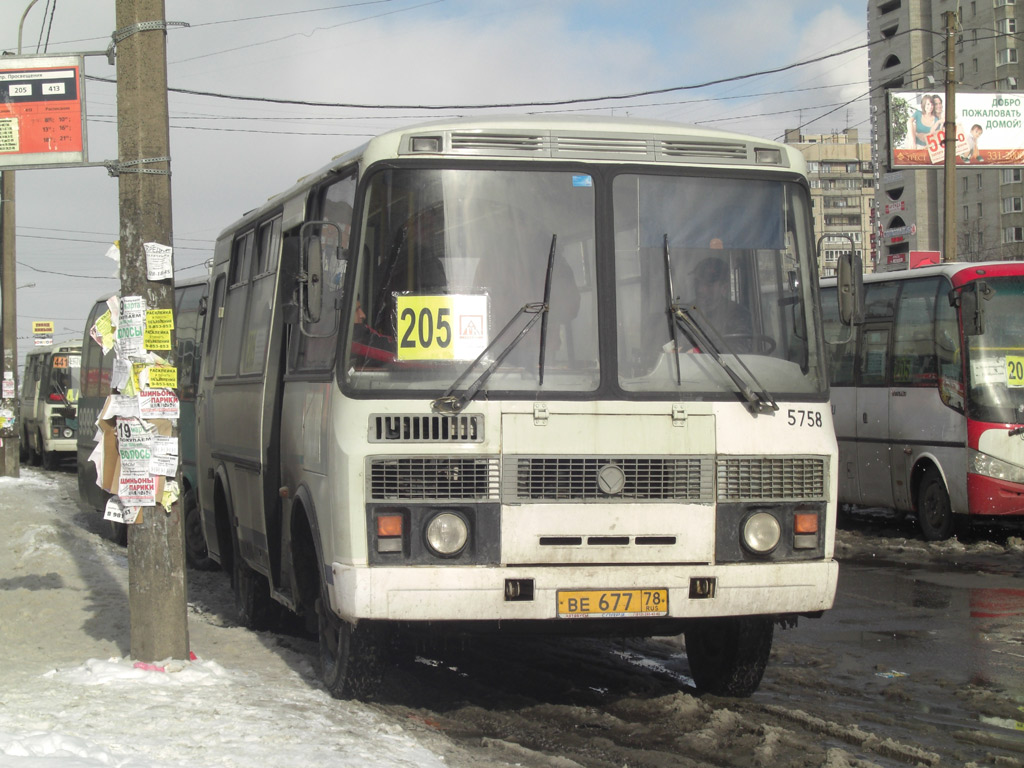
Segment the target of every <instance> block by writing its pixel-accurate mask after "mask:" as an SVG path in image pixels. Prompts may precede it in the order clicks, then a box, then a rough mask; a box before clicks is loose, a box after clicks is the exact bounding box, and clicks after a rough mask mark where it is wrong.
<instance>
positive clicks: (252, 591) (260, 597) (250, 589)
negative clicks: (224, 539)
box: [231, 538, 282, 631]
mask: <svg viewBox="0 0 1024 768" xmlns="http://www.w3.org/2000/svg"><path fill="white" fill-rule="evenodd" d="M232 543H233V550H234V551H233V557H232V568H231V589H232V591H233V592H234V593H235V609H236V611H237V612H238V621H239V623H240V624H241V625H242V626H244V627H248V628H249V629H254V630H257V631H261V630H268V629H276V628H277V627H278V626H279V624H280V618H281V611H282V609H281V607H280V606H279V605H278V603H277V602H275V601H274V599H273V598H272V597H271V596H270V582H269V581H267V578H266V577H265V576H264V575H263V574H262V573H258V572H257V571H255V570H253V569H252V568H250V567H249V564H248V563H246V562H245V560H243V559H242V555H241V553H240V552H239V551H238V539H237V538H236V539H233V542H232Z"/></svg>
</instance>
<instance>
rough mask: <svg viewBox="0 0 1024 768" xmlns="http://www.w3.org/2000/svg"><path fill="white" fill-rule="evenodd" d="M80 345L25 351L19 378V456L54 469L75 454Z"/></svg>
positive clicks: (45, 467)
mask: <svg viewBox="0 0 1024 768" xmlns="http://www.w3.org/2000/svg"><path fill="white" fill-rule="evenodd" d="M81 366H82V347H81V346H80V345H77V344H59V345H57V346H51V347H37V348H36V349H33V350H31V351H29V352H28V353H27V354H26V355H25V373H24V374H23V376H22V380H21V454H22V455H21V458H22V461H27V462H28V463H29V464H42V465H43V468H44V469H56V468H57V467H58V466H59V465H60V462H61V461H63V460H66V459H72V458H74V456H75V441H76V439H77V437H78V395H79V391H80V385H79V374H80V372H81Z"/></svg>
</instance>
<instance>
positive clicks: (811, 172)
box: [784, 128, 875, 277]
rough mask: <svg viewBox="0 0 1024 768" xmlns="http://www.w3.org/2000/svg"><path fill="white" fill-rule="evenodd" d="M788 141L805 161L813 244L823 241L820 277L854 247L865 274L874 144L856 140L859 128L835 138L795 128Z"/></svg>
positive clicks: (868, 259) (831, 272)
mask: <svg viewBox="0 0 1024 768" xmlns="http://www.w3.org/2000/svg"><path fill="white" fill-rule="evenodd" d="M784 140H785V142H786V143H787V144H792V145H793V146H794V147H797V148H798V149H799V150H800V152H801V153H802V154H803V156H804V158H805V159H806V160H807V171H808V176H809V177H810V182H811V205H812V207H813V210H814V240H815V243H818V242H821V260H820V261H819V263H818V273H819V275H820V276H821V277H827V276H830V275H834V274H835V273H836V260H837V259H838V258H839V254H840V253H843V252H844V251H848V250H850V249H851V247H852V248H853V250H854V251H855V252H856V253H857V255H859V256H860V257H861V260H862V261H863V263H864V268H865V271H867V272H870V271H872V255H871V248H872V233H873V219H872V211H873V203H874V195H875V173H874V169H875V166H874V162H873V160H872V148H871V145H870V144H869V143H867V142H859V141H858V131H857V129H856V128H848V129H846V130H844V131H841V132H840V131H837V132H835V133H831V134H828V133H825V134H803V133H800V131H799V129H791V130H787V131H786V136H785V139H784ZM851 244H852V245H851Z"/></svg>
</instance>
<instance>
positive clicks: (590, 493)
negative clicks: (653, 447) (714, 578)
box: [501, 456, 712, 504]
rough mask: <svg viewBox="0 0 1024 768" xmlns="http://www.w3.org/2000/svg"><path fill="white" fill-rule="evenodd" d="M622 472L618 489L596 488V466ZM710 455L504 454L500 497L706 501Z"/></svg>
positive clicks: (514, 500)
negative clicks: (609, 490)
mask: <svg viewBox="0 0 1024 768" xmlns="http://www.w3.org/2000/svg"><path fill="white" fill-rule="evenodd" d="M609 465H613V466H616V467H618V468H619V469H620V470H621V472H622V475H624V479H625V483H624V484H623V485H622V488H621V490H618V491H615V492H606V491H605V490H602V488H601V484H600V482H599V476H600V474H601V471H602V469H604V468H605V467H607V466H609ZM711 467H712V459H711V457H710V456H708V457H678V456H670V457H661V456H643V457H622V456H614V457H612V456H586V457H581V456H507V457H505V459H504V461H503V467H502V488H501V496H502V501H504V502H505V503H507V504H514V503H517V502H527V501H533V502H537V501H540V502H544V501H547V502H586V501H637V502H640V501H689V502H705V503H708V502H710V501H711V500H712V487H711V482H712V472H711Z"/></svg>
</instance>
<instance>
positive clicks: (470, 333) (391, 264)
mask: <svg viewBox="0 0 1024 768" xmlns="http://www.w3.org/2000/svg"><path fill="white" fill-rule="evenodd" d="M604 178H605V177H604V176H601V175H599V173H598V171H596V170H595V172H594V174H593V175H592V174H590V173H587V172H586V171H585V170H581V169H567V170H551V169H540V170H527V169H493V168H490V169H484V168H479V169H474V168H460V169H439V168H398V169H396V168H388V169H385V170H381V171H378V172H377V173H375V174H373V175H372V176H371V178H370V180H369V183H368V185H367V187H366V192H365V200H364V203H363V207H362V210H363V216H362V221H361V224H360V227H359V230H360V233H361V235H360V238H359V239H360V243H359V245H358V246H357V247H358V251H356V252H358V254H359V262H358V265H357V266H356V269H357V272H356V277H355V286H356V287H355V291H356V296H355V299H356V301H355V302H353V303H352V306H353V308H354V309H353V314H352V316H351V317H350V319H349V322H348V328H349V329H350V330H349V337H348V338H347V339H344V340H343V342H342V343H343V344H344V350H345V352H344V354H343V355H342V360H343V361H344V363H343V370H342V378H343V380H344V381H345V382H346V383H347V384H348V386H351V387H352V388H354V389H356V390H359V389H364V390H369V389H373V390H376V391H379V390H388V389H402V390H421V391H428V392H436V391H438V390H440V391H441V392H444V391H445V390H446V389H447V388H448V387H449V386H450V385H452V384H453V382H455V381H456V380H458V378H459V377H460V375H462V374H464V373H466V372H468V371H472V375H471V376H467V377H466V379H465V381H464V382H463V384H464V385H468V383H469V382H472V381H474V380H478V385H479V386H481V388H482V389H483V390H485V391H490V392H508V393H512V394H513V395H514V393H516V392H530V393H533V392H537V391H545V392H566V393H594V392H596V391H597V390H598V388H599V386H600V385H601V384H602V382H607V381H608V379H609V377H607V376H606V377H602V372H604V371H610V370H617V377H615V381H616V383H617V386H618V388H619V389H620V391H622V392H624V393H626V395H627V396H628V393H636V396H644V395H646V396H650V395H651V394H654V395H662V396H677V395H678V394H679V393H680V392H683V393H688V394H691V395H695V396H704V397H708V398H710V399H715V398H732V397H735V396H736V391H737V383H736V381H735V377H731V376H730V375H728V372H727V371H726V370H724V369H723V365H722V364H721V357H719V356H718V355H715V356H712V355H702V354H699V353H700V352H704V351H707V350H701V349H699V347H700V346H701V345H700V344H698V343H696V341H695V340H693V339H692V338H688V336H687V333H686V332H685V331H684V330H682V329H680V328H675V327H674V326H673V324H672V323H671V322H670V315H671V314H672V312H671V309H672V305H673V304H675V305H677V306H678V307H685V308H691V307H693V306H694V305H696V308H697V309H698V310H699V312H697V313H694V314H696V318H697V321H698V322H699V323H701V324H702V326H704V327H709V328H710V334H709V335H710V336H711V338H712V339H713V340H714V343H715V346H716V349H717V351H718V352H721V353H722V356H724V359H725V360H732V361H733V362H732V363H731V366H732V367H735V368H736V370H737V371H738V372H739V375H740V376H741V378H742V379H743V380H744V381H745V379H746V378H747V377H756V379H757V380H758V381H759V383H758V384H757V386H758V387H762V386H763V387H764V388H765V389H767V390H770V391H773V392H776V393H779V394H799V395H804V394H820V393H822V392H824V391H825V386H826V384H825V379H824V376H823V373H822V367H821V355H820V352H819V347H818V344H817V341H816V340H817V339H818V338H819V334H817V333H816V332H815V331H814V329H813V328H812V327H811V324H812V323H814V322H815V316H814V312H813V311H810V307H813V305H814V294H813V291H814V290H815V280H814V279H811V278H813V276H814V270H813V263H812V259H811V247H810V242H809V241H810V231H811V227H810V216H809V207H808V205H807V201H806V194H805V192H804V191H803V190H802V189H801V188H800V187H799V185H797V184H791V183H787V182H780V181H768V180H758V179H749V178H742V179H741V178H732V177H730V178H720V177H707V176H682V175H678V174H675V175H670V174H660V173H659V174H651V175H642V174H637V173H620V174H618V175H615V176H613V177H612V178H611V179H610V184H611V186H610V194H608V196H607V199H609V200H610V202H611V205H612V206H613V212H612V223H613V225H614V232H608V233H607V234H605V230H604V228H603V227H602V226H601V225H599V223H598V219H597V216H598V210H599V209H600V208H601V205H600V204H599V202H598V194H599V193H601V189H602V187H601V185H602V183H603V179H604ZM609 236H611V237H612V238H613V239H611V240H608V239H607V238H608V237H609ZM602 238H604V239H602ZM604 243H607V247H603V244H604ZM666 243H667V248H666ZM666 251H667V253H666ZM602 254H607V257H606V256H604V255H602ZM612 254H614V257H613V256H612ZM666 256H667V258H666ZM605 258H608V259H609V260H612V258H613V261H612V263H611V264H608V262H602V267H600V268H599V266H598V263H599V261H601V260H602V259H605ZM666 263H668V264H670V265H671V271H672V276H671V277H672V284H673V286H674V292H675V295H674V296H673V297H669V296H668V292H667V291H666V285H667V283H668V274H667V271H666V269H667V267H666ZM605 265H607V266H605ZM328 269H329V267H328ZM346 271H347V267H345V266H342V267H341V269H340V272H341V273H342V275H341V276H342V277H343V275H344V273H345V272H346ZM599 273H600V274H601V275H603V277H602V278H600V279H602V280H603V279H606V278H607V279H611V278H614V281H615V282H614V287H610V290H599V288H598V284H599V277H598V276H599ZM331 279H332V278H331V277H328V278H327V280H328V282H329V281H330V280H331ZM338 279H340V277H339V278H338ZM546 291H547V292H548V293H549V300H548V304H547V306H548V311H547V316H546V317H545V318H543V322H537V323H534V325H533V326H532V327H530V328H529V330H526V331H524V329H526V328H527V326H528V325H529V323H530V321H531V319H532V318H533V316H534V315H535V314H537V312H539V311H540V307H542V306H543V302H544V298H545V293H546ZM670 299H671V300H670ZM336 306H340V303H338V304H336ZM599 328H600V329H602V331H601V332H602V333H607V334H611V333H612V332H614V333H615V338H616V345H615V347H614V355H612V354H611V353H612V347H611V346H610V345H605V346H604V347H603V348H604V349H607V350H608V352H609V354H608V356H607V357H606V358H602V355H601V350H602V346H601V345H600V344H599ZM520 332H525V335H524V336H523V337H522V338H521V339H520V340H519V342H514V340H515V338H516V336H517V334H519V333H520ZM808 339H810V340H812V341H811V343H808ZM542 340H543V344H544V352H543V355H541V354H540V353H541V350H540V346H541V343H542ZM510 345H511V349H509V346H510ZM673 350H678V353H675V352H674V351H673ZM691 353H693V354H691ZM737 357H738V358H740V359H741V360H742V364H741V365H739V366H737V365H736V358H737ZM715 358H718V361H716V359H715ZM474 361H475V367H474ZM485 372H486V375H485V376H484V378H483V379H482V380H481V379H479V378H478V377H479V375H480V374H483V373H485ZM484 381H485V383H483V382H484ZM748 383H749V382H748Z"/></svg>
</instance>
